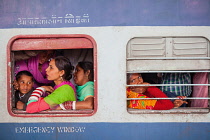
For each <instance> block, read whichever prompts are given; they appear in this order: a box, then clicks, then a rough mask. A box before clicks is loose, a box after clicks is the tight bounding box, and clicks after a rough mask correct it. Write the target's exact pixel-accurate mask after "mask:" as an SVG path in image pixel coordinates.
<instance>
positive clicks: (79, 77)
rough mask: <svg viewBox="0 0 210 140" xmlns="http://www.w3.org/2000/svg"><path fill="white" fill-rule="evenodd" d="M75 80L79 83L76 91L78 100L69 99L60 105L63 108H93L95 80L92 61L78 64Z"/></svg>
mask: <svg viewBox="0 0 210 140" xmlns="http://www.w3.org/2000/svg"><path fill="white" fill-rule="evenodd" d="M74 82H75V84H77V86H76V90H77V91H76V93H77V99H78V101H77V102H76V101H67V102H65V103H63V104H60V107H61V108H62V109H63V110H76V109H77V110H79V109H93V101H94V97H93V96H94V82H93V63H92V62H87V61H85V62H79V63H78V64H77V66H76V70H75V73H74ZM57 109H60V108H57Z"/></svg>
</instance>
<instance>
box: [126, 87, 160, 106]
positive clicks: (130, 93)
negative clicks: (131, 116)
mask: <svg viewBox="0 0 210 140" xmlns="http://www.w3.org/2000/svg"><path fill="white" fill-rule="evenodd" d="M127 98H149V97H147V96H146V95H144V94H140V93H136V92H133V91H131V90H130V88H127ZM156 102H157V100H148V99H147V100H128V108H134V109H153V107H154V106H155V104H156Z"/></svg>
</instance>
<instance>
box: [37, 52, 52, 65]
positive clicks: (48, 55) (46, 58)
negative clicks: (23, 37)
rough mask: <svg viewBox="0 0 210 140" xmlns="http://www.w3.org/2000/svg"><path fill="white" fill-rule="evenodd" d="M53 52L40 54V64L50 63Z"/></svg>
mask: <svg viewBox="0 0 210 140" xmlns="http://www.w3.org/2000/svg"><path fill="white" fill-rule="evenodd" d="M52 55H53V51H52V50H49V51H44V52H41V53H40V54H39V64H44V63H45V62H47V61H49V59H50V58H51V57H52Z"/></svg>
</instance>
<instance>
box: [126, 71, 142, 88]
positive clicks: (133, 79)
mask: <svg viewBox="0 0 210 140" xmlns="http://www.w3.org/2000/svg"><path fill="white" fill-rule="evenodd" d="M137 84H143V79H142V77H141V75H140V74H138V73H133V74H132V75H131V76H130V79H129V85H137Z"/></svg>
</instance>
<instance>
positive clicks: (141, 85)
mask: <svg viewBox="0 0 210 140" xmlns="http://www.w3.org/2000/svg"><path fill="white" fill-rule="evenodd" d="M126 86H127V87H138V86H139V87H143V86H210V84H139V85H126Z"/></svg>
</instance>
